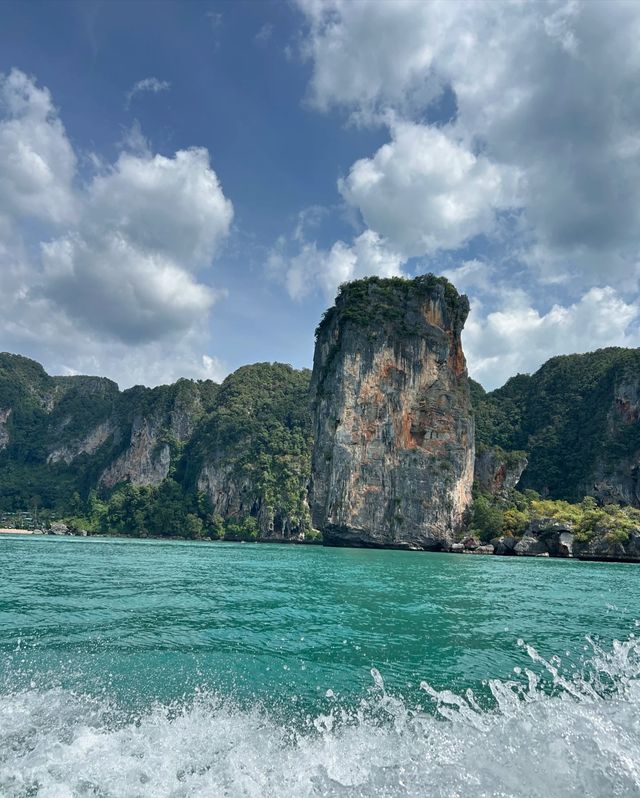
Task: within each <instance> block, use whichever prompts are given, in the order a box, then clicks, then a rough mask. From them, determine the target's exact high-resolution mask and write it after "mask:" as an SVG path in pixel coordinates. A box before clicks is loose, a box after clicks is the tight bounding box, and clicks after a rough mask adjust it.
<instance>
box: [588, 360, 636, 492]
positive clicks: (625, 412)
mask: <svg viewBox="0 0 640 798" xmlns="http://www.w3.org/2000/svg"><path fill="white" fill-rule="evenodd" d="M606 426H607V435H608V436H609V437H611V438H613V439H615V438H616V437H617V436H618V435H619V434H620V432H621V431H623V432H626V437H631V435H634V434H635V437H636V439H637V438H638V437H639V436H638V430H640V378H639V377H638V376H637V375H636V376H635V377H633V378H631V377H629V378H627V379H625V380H624V381H622V382H621V383H619V384H618V385H616V387H615V391H614V399H613V402H612V404H611V407H610V408H609V412H608V414H607V425H606ZM585 488H586V491H585V492H589V493H591V494H592V495H593V496H595V497H596V498H597V499H598V501H600V502H602V503H603V504H612V503H616V504H628V505H631V506H632V507H640V447H633V448H632V450H631V451H627V452H624V453H623V454H622V456H618V457H617V458H616V459H615V460H611V459H610V458H606V457H601V458H600V459H599V460H598V463H597V466H596V468H595V473H594V478H593V484H591V483H589V484H587V485H586V486H585Z"/></svg>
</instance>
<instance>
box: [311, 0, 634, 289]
mask: <svg viewBox="0 0 640 798" xmlns="http://www.w3.org/2000/svg"><path fill="white" fill-rule="evenodd" d="M299 5H300V7H301V8H302V10H303V12H304V13H305V15H306V18H307V20H308V23H309V30H308V36H307V40H306V52H307V54H308V56H309V57H310V58H311V59H312V64H313V74H312V79H311V84H310V91H311V97H312V100H313V102H314V103H315V104H316V105H317V106H318V107H320V108H328V107H329V106H331V105H342V106H345V107H347V108H349V109H351V110H354V111H357V112H358V113H359V114H360V117H359V118H360V119H362V118H366V117H367V114H368V115H369V119H370V120H374V121H376V122H379V121H380V119H384V118H389V114H390V112H391V114H392V118H393V116H394V115H395V116H397V115H399V116H400V118H404V119H405V120H410V121H411V122H413V123H414V128H413V130H414V136H416V138H418V137H419V138H420V139H421V140H422V144H423V147H424V149H425V150H426V151H427V152H433V153H434V155H435V154H437V152H438V144H440V147H442V146H443V145H442V144H441V138H442V137H446V138H448V139H449V140H450V143H451V148H452V153H453V152H455V153H456V154H457V158H455V159H454V163H455V161H456V160H457V161H461V162H463V163H464V162H465V159H469V158H474V157H478V153H481V155H480V156H479V160H478V162H477V164H478V165H477V166H476V169H469V170H468V172H467V173H466V175H465V174H464V173H463V174H461V175H460V179H459V181H458V182H456V181H454V187H453V190H451V189H449V188H448V187H447V186H446V184H445V185H444V186H443V188H442V193H441V199H442V201H443V202H445V203H451V204H452V206H454V207H455V206H456V201H457V197H458V196H460V195H463V194H464V193H465V185H466V186H467V188H468V190H469V192H470V194H471V196H472V197H473V196H474V195H476V192H477V190H478V184H479V183H480V185H482V184H483V182H484V181H483V180H479V178H478V174H477V172H478V169H479V165H482V166H483V167H484V172H485V174H487V175H492V176H493V177H494V178H495V176H496V175H500V176H501V178H502V179H503V176H504V174H505V172H506V173H507V174H508V173H511V174H513V173H516V174H518V175H520V176H521V180H520V183H519V189H520V190H519V192H518V195H517V197H514V196H512V195H510V192H509V191H507V192H506V193H504V194H500V195H499V199H500V201H501V202H504V201H506V200H509V199H511V202H512V205H513V207H518V208H522V209H523V219H524V222H526V226H527V229H526V233H527V236H526V238H525V236H524V232H525V231H520V232H521V235H522V240H521V241H520V244H521V246H522V248H523V249H525V248H526V249H527V251H528V254H529V265H530V266H531V267H532V268H535V267H537V268H538V269H539V271H540V272H541V274H542V275H543V276H545V277H548V276H549V269H548V268H547V267H548V266H549V264H553V266H552V269H551V271H552V272H557V270H558V269H562V270H564V271H565V273H567V274H571V275H574V274H580V275H581V276H582V277H583V279H585V280H587V281H591V283H592V284H597V283H598V282H599V281H600V275H602V274H603V273H605V272H606V273H607V274H608V276H609V277H611V278H615V279H616V280H623V279H625V278H626V277H627V276H628V273H629V270H630V269H631V270H633V271H634V272H635V270H636V264H637V259H638V251H639V249H640V233H639V232H638V231H639V230H640V138H639V137H638V133H637V131H638V129H639V125H640V83H639V82H638V80H637V75H638V70H639V69H640V54H639V53H638V48H637V47H636V42H637V39H638V36H639V35H640V7H639V6H638V4H637V3H627V2H614V3H606V2H589V3H585V2H576V0H569V2H565V1H564V0H553V2H549V3H544V4H543V3H530V4H521V3H511V4H505V3H501V4H496V3H493V2H488V1H487V2H485V1H484V0H472V2H464V0H461V2H456V3H450V2H438V0H435V1H434V2H423V0H397V2H393V3H377V2H348V1H347V0H299ZM445 87H446V88H447V89H448V90H449V91H450V92H451V93H452V95H453V97H454V98H455V116H454V118H453V119H451V120H449V122H450V123H449V124H448V125H447V126H446V127H444V128H441V129H438V130H437V132H434V131H436V129H435V128H434V127H433V125H425V124H424V118H423V117H424V113H425V111H426V110H428V108H429V104H430V102H431V101H432V100H433V99H434V98H437V97H439V96H441V91H442V90H444V88H445ZM427 89H428V90H427ZM416 125H419V126H420V128H424V130H423V131H422V132H418V130H419V128H418V127H416ZM428 131H430V132H428ZM401 149H404V150H408V149H409V148H407V147H405V148H401V147H400V146H399V144H398V140H397V134H394V132H393V130H392V141H391V142H390V144H389V145H387V147H383V148H382V149H381V150H380V151H379V152H378V153H377V154H376V155H375V156H373V157H372V158H369V159H363V161H360V162H358V163H357V164H356V165H355V166H354V167H353V169H354V170H356V173H357V172H358V171H360V172H361V173H362V174H363V176H364V177H366V176H367V172H368V171H371V170H374V171H379V169H378V168H377V167H378V164H379V162H380V160H381V159H382V158H383V157H385V156H386V157H389V156H388V155H387V154H388V153H389V152H391V153H393V154H394V155H395V156H396V159H397V161H398V163H404V164H405V165H406V167H407V171H406V174H405V177H406V184H405V185H403V184H402V183H401V182H400V181H399V180H396V181H387V182H384V181H380V182H379V184H378V185H379V191H378V192H377V193H376V195H375V201H376V202H377V204H379V205H380V206H384V204H385V202H386V195H385V192H389V196H390V199H391V202H392V205H393V204H396V205H397V204H399V203H401V202H402V197H401V195H404V194H406V197H407V204H409V202H410V198H413V199H414V200H415V199H416V195H419V194H421V193H423V194H424V197H425V202H428V201H429V198H430V197H431V196H432V195H433V193H434V189H433V181H432V180H430V179H428V178H429V174H428V173H427V174H425V175H424V179H423V180H421V181H420V180H419V181H418V182H419V183H421V186H420V187H416V182H415V180H413V179H412V178H411V177H410V170H411V169H412V167H415V165H416V164H415V162H414V160H413V159H412V158H411V157H410V156H409V155H408V154H406V155H405V157H404V158H403V156H402V154H401V153H400V150H401ZM427 157H428V156H427ZM364 167H368V169H365V168H364ZM481 171H482V170H481ZM494 186H495V183H494ZM420 188H421V191H420ZM495 190H496V189H495V187H494V189H493V191H495ZM353 199H354V201H355V202H356V203H358V200H359V196H358V194H357V193H356V194H355V195H354V196H353ZM364 199H365V200H366V199H367V197H366V191H365V198H364ZM485 199H486V200H487V202H488V204H489V205H490V206H491V205H492V202H493V199H494V197H493V195H492V194H491V192H490V193H489V196H488V197H486V198H485ZM478 200H479V203H478V206H477V208H476V210H477V209H479V206H480V198H478ZM358 204H359V203H358ZM421 204H422V203H421V200H418V206H420V205H421ZM360 207H361V209H362V211H363V215H364V218H365V221H367V222H368V223H369V224H371V225H372V226H373V227H374V229H375V230H376V231H377V232H380V233H381V234H383V235H389V233H390V232H392V233H393V234H394V235H395V236H397V239H396V238H392V240H393V241H394V243H398V244H402V243H404V242H406V241H408V240H409V241H416V242H417V241H418V240H419V236H418V235H417V234H416V232H415V225H416V215H415V214H409V215H408V216H407V223H406V225H402V224H401V221H402V219H401V216H399V217H398V218H399V221H400V224H397V223H396V224H395V225H393V227H387V226H385V222H387V218H386V216H382V217H381V218H380V217H379V216H378V215H374V214H372V209H371V207H369V205H367V204H366V203H365V204H364V205H362V206H360ZM471 210H474V208H473V206H472V209H471ZM436 218H437V217H436ZM471 218H474V214H473V213H472V214H471ZM476 218H477V217H476ZM430 220H431V217H430V216H426V217H425V219H424V222H423V226H424V228H425V229H426V230H427V234H426V241H427V243H429V242H430V241H431V239H430V237H429V235H428V231H429V226H430ZM485 221H486V220H485ZM376 225H378V227H376ZM383 228H384V229H383ZM480 228H481V229H482V231H483V232H485V231H486V229H487V227H486V224H481V225H478V228H477V229H480ZM459 240H460V239H459V237H458V236H452V237H451V238H450V239H448V238H446V237H445V238H444V239H443V244H444V246H445V247H455V246H458V243H459ZM525 240H526V244H527V246H526V247H524V242H525ZM416 248H417V245H416ZM596 253H597V257H594V255H596ZM523 254H527V253H523ZM534 254H535V255H537V260H536V261H535V262H534V259H533V257H532V255H534ZM612 265H613V266H614V267H615V269H612ZM612 271H614V272H615V273H612Z"/></svg>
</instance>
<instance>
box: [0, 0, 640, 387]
mask: <svg viewBox="0 0 640 798" xmlns="http://www.w3.org/2000/svg"><path fill="white" fill-rule="evenodd" d="M426 272H434V273H436V274H441V275H445V276H446V277H447V278H448V279H450V280H451V281H452V282H453V283H454V284H455V285H456V287H457V288H458V289H459V290H460V292H464V293H466V294H467V295H468V296H469V299H470V302H471V313H470V316H469V319H468V321H467V324H466V327H465V330H464V333H463V345H464V349H465V353H466V356H467V362H468V366H469V372H470V374H471V376H473V377H474V378H475V379H477V380H479V381H480V382H481V383H482V384H483V385H484V386H485V387H486V388H487V389H491V388H495V387H497V386H499V385H502V384H503V383H504V382H505V381H506V379H508V377H510V376H512V375H514V374H516V373H518V372H532V371H534V370H536V369H537V368H538V367H539V366H540V365H541V364H542V363H543V362H544V361H545V360H547V359H548V358H549V357H552V356H554V355H558V354H568V353H573V352H584V351H589V350H592V349H596V348H599V347H603V346H640V289H639V282H638V280H639V275H640V3H637V2H635V1H634V2H616V0H607V2H598V1H597V0H591V1H590V2H579V1H578V0H557V1H556V0H549V1H548V2H542V1H541V2H535V3H528V2H520V0H517V1H514V2H510V1H509V0H504V2H497V1H495V0H494V1H492V2H483V0H471V2H466V1H465V0H460V2H454V1H453V0H445V2H440V0H433V1H432V2H428V1H427V0H417V1H416V0H291V1H289V0H278V2H275V1H272V0H254V1H252V2H247V1H246V0H233V1H232V2H231V1H228V2H216V1H215V0H211V1H210V2H209V0H206V1H205V0H202V2H187V1H185V0H180V2H154V0H144V2H116V1H114V0H111V2H108V1H107V0H101V1H100V2H95V1H94V0H80V2H56V1H55V0H46V1H45V2H37V0H31V2H29V3H24V2H15V3H14V2H10V1H8V0H4V2H3V3H1V4H0V297H1V302H2V306H1V312H0V350H3V351H9V352H15V353H19V354H23V355H26V356H29V357H32V358H34V359H36V360H38V361H39V362H41V363H42V364H43V365H44V366H45V368H46V369H47V370H48V371H49V373H52V374H76V373H88V374H99V375H103V376H108V377H111V378H112V379H115V380H116V381H117V382H118V383H119V384H120V386H121V387H129V386H131V385H134V384H146V385H156V384H160V383H165V382H171V381H174V380H175V379H177V378H178V377H182V376H184V377H191V378H197V379H204V378H211V379H215V380H220V379H222V378H224V376H225V375H226V374H228V373H229V372H230V371H232V370H234V369H236V368H238V367H239V366H241V365H244V364H247V363H254V362H259V361H280V362H286V363H291V364H292V365H293V366H295V367H310V366H311V363H312V357H313V342H314V341H313V333H314V329H315V327H316V325H317V323H318V321H319V319H320V317H321V315H322V312H323V310H324V309H325V308H326V307H327V306H329V305H330V304H331V303H332V301H333V298H334V296H335V293H336V290H337V287H338V286H339V285H340V283H342V282H344V281H346V280H350V279H356V278H359V277H363V276H366V275H381V276H391V275H403V276H406V277H413V276H415V275H417V274H423V273H426Z"/></svg>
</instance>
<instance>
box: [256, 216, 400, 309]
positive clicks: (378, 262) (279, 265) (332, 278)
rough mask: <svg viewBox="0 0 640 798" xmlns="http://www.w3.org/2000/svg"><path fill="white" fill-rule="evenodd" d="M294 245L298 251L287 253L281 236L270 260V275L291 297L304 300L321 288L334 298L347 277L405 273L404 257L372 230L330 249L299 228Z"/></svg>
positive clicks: (390, 275) (329, 298)
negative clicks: (304, 235)
mask: <svg viewBox="0 0 640 798" xmlns="http://www.w3.org/2000/svg"><path fill="white" fill-rule="evenodd" d="M294 247H295V252H294V253H293V254H291V255H290V254H288V246H287V241H286V240H284V239H281V240H280V242H279V243H278V246H277V247H276V248H275V249H274V250H273V251H272V252H271V254H270V255H269V258H268V261H267V267H268V270H269V271H270V273H271V275H272V276H274V277H276V278H277V279H280V280H281V281H282V282H283V283H284V285H285V286H286V289H287V292H288V294H289V296H290V297H291V298H292V299H302V298H303V297H305V296H307V295H308V294H310V293H311V292H312V291H314V290H316V289H318V288H319V289H320V290H321V291H322V292H323V294H324V296H325V297H326V299H327V300H328V301H331V300H332V299H333V298H334V296H335V294H336V290H337V288H338V286H339V285H340V284H341V283H344V282H347V281H348V280H356V279H358V278H360V277H365V276H367V275H372V274H377V275H378V276H380V277H392V276H394V275H399V274H401V273H402V264H403V262H404V258H402V256H400V255H399V254H398V253H397V252H395V251H394V250H393V249H391V248H390V247H389V246H388V243H387V242H386V241H384V240H383V239H382V238H381V237H380V236H379V235H378V234H377V233H374V232H373V231H372V230H366V231H365V232H364V233H362V234H361V235H359V236H357V237H356V238H355V239H354V241H353V243H352V244H351V245H349V244H346V243H345V242H344V241H336V243H335V244H334V245H333V246H332V247H331V249H329V250H325V249H321V248H319V247H318V246H317V244H316V243H315V242H308V241H305V240H304V238H302V237H301V235H300V233H299V231H298V235H297V236H296V237H295V240H294Z"/></svg>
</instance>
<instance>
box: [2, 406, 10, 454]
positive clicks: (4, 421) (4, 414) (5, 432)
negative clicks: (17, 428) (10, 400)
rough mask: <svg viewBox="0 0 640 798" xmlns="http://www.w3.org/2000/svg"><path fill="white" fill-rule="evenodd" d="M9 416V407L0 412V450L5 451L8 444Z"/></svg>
mask: <svg viewBox="0 0 640 798" xmlns="http://www.w3.org/2000/svg"><path fill="white" fill-rule="evenodd" d="M10 415H11V408H10V407H7V408H5V409H4V410H0V450H1V449H5V448H6V447H7V444H8V443H9V430H8V429H7V421H8V420H9V416H10Z"/></svg>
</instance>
